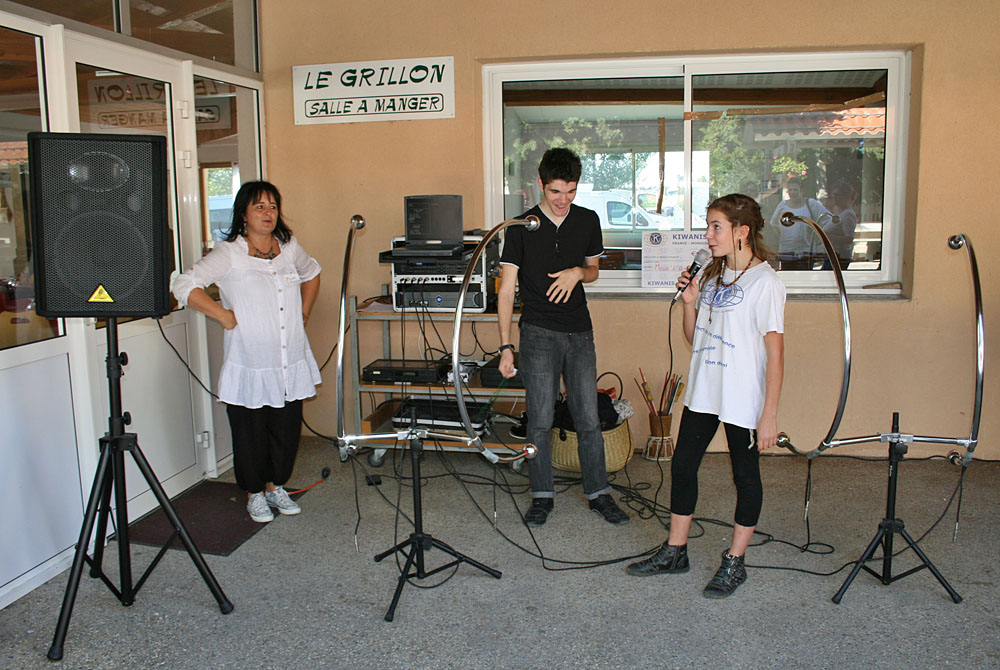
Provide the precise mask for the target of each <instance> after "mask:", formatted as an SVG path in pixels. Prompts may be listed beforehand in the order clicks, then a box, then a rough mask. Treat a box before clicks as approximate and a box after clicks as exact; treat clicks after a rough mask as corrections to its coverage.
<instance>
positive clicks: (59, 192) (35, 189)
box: [28, 133, 171, 317]
mask: <svg viewBox="0 0 1000 670" xmlns="http://www.w3.org/2000/svg"><path fill="white" fill-rule="evenodd" d="M28 142H29V163H30V170H31V188H32V202H33V203H34V207H33V210H34V211H33V212H32V217H31V218H32V232H33V236H34V244H35V250H34V251H35V264H36V293H37V298H38V300H37V302H38V308H37V311H38V313H39V314H41V315H43V316H95V317H102V316H160V315H163V314H166V313H168V312H169V309H170V307H169V304H170V303H169V294H168V291H169V287H168V277H169V272H170V269H171V268H169V267H168V266H167V263H166V259H165V256H166V254H165V251H166V248H167V245H168V244H169V232H168V227H167V216H166V142H165V140H164V138H162V137H157V136H146V135H77V134H69V133H31V134H29V137H28Z"/></svg>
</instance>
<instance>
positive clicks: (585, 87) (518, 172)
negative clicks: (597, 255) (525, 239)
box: [503, 77, 704, 270]
mask: <svg viewBox="0 0 1000 670" xmlns="http://www.w3.org/2000/svg"><path fill="white" fill-rule="evenodd" d="M683 91H684V86H683V79H682V78H681V77H657V78H643V79H599V80H593V79H587V80H559V81H542V82H507V83H505V84H504V90H503V100H504V164H505V167H506V170H505V175H506V176H505V184H504V194H505V195H504V218H512V217H515V216H518V215H520V214H522V213H523V212H524V211H525V210H527V209H529V208H530V207H532V206H534V205H535V204H537V203H538V202H539V199H540V196H541V194H540V191H539V189H538V184H537V178H538V162H539V160H541V157H542V154H543V153H544V152H545V151H546V150H547V149H549V148H550V147H555V146H566V147H568V148H570V149H572V150H573V151H575V152H576V153H577V154H578V155H579V156H580V159H581V161H582V163H583V175H582V176H581V178H580V183H579V184H578V186H577V194H576V198H575V199H574V203H576V204H577V205H580V206H582V207H586V208H588V209H592V210H594V211H595V212H597V215H598V218H599V220H600V222H601V230H602V232H603V237H604V248H605V254H604V255H603V256H602V257H601V261H600V262H601V268H602V269H608V270H637V269H639V268H641V267H642V236H643V233H644V232H645V231H651V230H679V229H682V228H684V210H685V207H686V206H687V203H685V201H684V164H683V160H684V137H683V130H684V127H683V110H684V107H683V102H684V100H683ZM699 197H701V193H700V192H696V193H695V204H696V205H697V204H698V203H699V201H698V198H699ZM699 222H700V223H701V226H702V227H703V226H704V221H703V220H702V219H701V217H694V223H693V225H694V226H695V227H698V225H699Z"/></svg>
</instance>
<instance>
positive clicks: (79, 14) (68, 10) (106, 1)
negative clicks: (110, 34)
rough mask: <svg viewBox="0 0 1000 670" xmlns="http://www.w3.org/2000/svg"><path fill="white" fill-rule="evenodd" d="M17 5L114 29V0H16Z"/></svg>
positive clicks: (98, 26)
mask: <svg viewBox="0 0 1000 670" xmlns="http://www.w3.org/2000/svg"><path fill="white" fill-rule="evenodd" d="M17 4H19V5H24V6H25V7H31V8H33V9H40V10H42V11H43V12H49V13H50V14H55V15H56V16H61V17H63V18H64V19H71V20H73V21H79V22H80V23H86V24H88V25H91V26H95V27H97V28H104V29H106V30H114V29H115V0H73V2H66V0H18V2H17Z"/></svg>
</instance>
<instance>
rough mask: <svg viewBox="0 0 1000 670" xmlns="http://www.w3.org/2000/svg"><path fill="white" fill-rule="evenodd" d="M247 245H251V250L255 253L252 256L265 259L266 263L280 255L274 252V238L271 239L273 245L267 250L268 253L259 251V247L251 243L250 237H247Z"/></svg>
mask: <svg viewBox="0 0 1000 670" xmlns="http://www.w3.org/2000/svg"><path fill="white" fill-rule="evenodd" d="M247 243H248V244H249V245H250V248H251V249H253V253H252V254H250V255H251V256H253V257H254V258H263V259H264V260H265V261H269V260H272V259H273V258H276V257H277V256H278V253H277V252H276V251H274V250H273V249H274V238H273V237H272V238H271V245H270V246H269V247H268V248H267V251H261V250H260V249H258V248H257V245H255V244H254V243H253V242H251V241H250V236H249V235H247Z"/></svg>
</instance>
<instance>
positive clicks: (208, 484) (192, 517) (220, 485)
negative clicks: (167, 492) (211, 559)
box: [129, 480, 302, 556]
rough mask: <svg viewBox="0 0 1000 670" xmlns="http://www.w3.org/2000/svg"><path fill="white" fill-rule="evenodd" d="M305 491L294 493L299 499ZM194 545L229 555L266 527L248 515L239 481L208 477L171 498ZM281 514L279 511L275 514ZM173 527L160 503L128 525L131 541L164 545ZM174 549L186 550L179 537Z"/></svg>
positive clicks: (219, 554) (245, 497) (207, 551)
mask: <svg viewBox="0 0 1000 670" xmlns="http://www.w3.org/2000/svg"><path fill="white" fill-rule="evenodd" d="M301 496H302V493H297V494H295V495H292V498H293V499H298V498H299V497H301ZM170 502H171V504H172V505H173V507H174V510H175V511H176V512H177V516H178V517H179V518H180V520H181V523H182V524H184V527H185V528H186V529H187V531H188V534H189V535H190V536H191V539H192V540H194V544H195V546H196V547H198V550H199V551H200V552H202V553H203V554H215V555H217V556H228V555H229V554H231V553H233V551H235V550H236V548H237V547H239V546H240V545H241V544H243V543H244V542H246V541H247V540H249V539H250V538H251V537H253V535H254V533H256V532H257V531H259V530H260V529H262V528H264V527H265V526H266V525H267V524H266V523H257V522H256V521H253V520H252V519H251V518H250V515H249V514H247V494H246V492H245V491H242V490H241V489H240V487H239V486H237V485H236V484H231V483H229V482H217V481H209V480H205V481H203V482H201V483H199V484H197V485H195V486H192V487H191V488H189V489H188V490H187V491H185V492H184V493H182V494H180V495H179V496H177V497H176V498H174V499H173V500H171V501H170ZM274 516H275V517H276V518H277V517H278V516H279V515H278V513H277V512H275V515H274ZM173 532H174V529H173V527H172V526H171V525H170V522H169V521H168V520H167V515H166V514H164V512H163V510H162V509H160V507H159V506H157V507H156V509H154V510H153V511H152V512H150V513H149V514H147V515H146V516H144V517H142V518H141V519H139V520H138V521H136V522H134V523H132V524H130V525H129V541H131V542H134V543H136V544H149V545H153V546H163V544H164V543H166V541H167V540H168V539H170V535H171V534H172V533H173ZM170 548H171V549H181V550H184V545H183V544H182V543H181V539H180V538H179V537H175V538H174V539H173V542H172V543H171V545H170Z"/></svg>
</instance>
